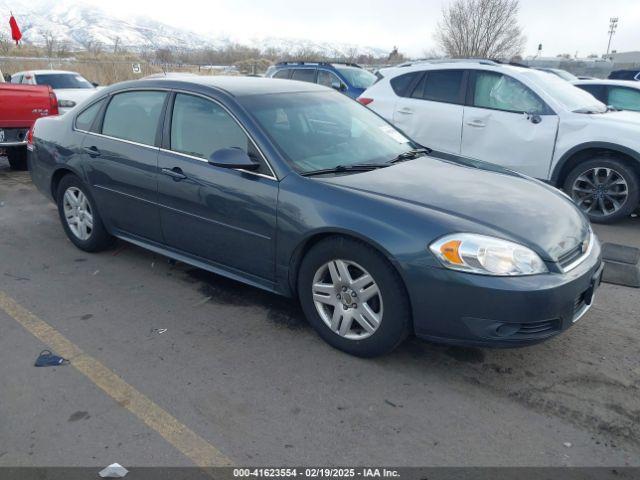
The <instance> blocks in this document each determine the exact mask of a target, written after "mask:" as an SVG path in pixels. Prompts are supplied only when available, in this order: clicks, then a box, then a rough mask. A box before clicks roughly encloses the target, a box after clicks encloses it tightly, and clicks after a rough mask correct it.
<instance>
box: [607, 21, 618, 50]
mask: <svg viewBox="0 0 640 480" xmlns="http://www.w3.org/2000/svg"><path fill="white" fill-rule="evenodd" d="M617 28H618V17H611V18H610V19H609V44H608V45H607V57H608V56H609V51H610V50H611V39H612V38H613V34H614V33H616V29H617Z"/></svg>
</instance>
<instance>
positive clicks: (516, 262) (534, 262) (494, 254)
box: [429, 233, 548, 276]
mask: <svg viewBox="0 0 640 480" xmlns="http://www.w3.org/2000/svg"><path fill="white" fill-rule="evenodd" d="M429 249H430V250H431V251H432V252H433V254H434V255H435V256H436V257H438V259H439V260H440V261H441V262H442V264H443V265H444V266H445V267H447V268H450V269H452V270H460V271H462V272H469V273H479V274H483V275H500V276H516V275H535V274H537V273H545V272H547V271H548V270H547V266H546V265H545V264H544V262H543V261H542V259H541V258H540V257H539V256H538V254H536V253H535V252H534V251H533V250H531V249H529V248H527V247H525V246H523V245H519V244H517V243H513V242H509V241H507V240H501V239H499V238H494V237H487V236H486V235H477V234H473V233H454V234H452V235H447V236H445V237H442V238H440V239H438V240H436V241H435V242H434V243H432V244H431V245H430V246H429Z"/></svg>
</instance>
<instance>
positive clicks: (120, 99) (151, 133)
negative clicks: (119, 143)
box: [102, 91, 167, 145]
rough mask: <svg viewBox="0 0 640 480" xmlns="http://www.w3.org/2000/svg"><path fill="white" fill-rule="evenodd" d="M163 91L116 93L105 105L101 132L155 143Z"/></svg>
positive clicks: (132, 140)
mask: <svg viewBox="0 0 640 480" xmlns="http://www.w3.org/2000/svg"><path fill="white" fill-rule="evenodd" d="M166 97H167V94H166V93H165V92H157V91H136V92H124V93H118V94H116V95H114V96H113V98H112V99H111V102H109V105H108V106H107V111H106V112H105V114H104V121H103V123H102V133H103V135H108V136H110V137H115V138H120V139H122V140H129V141H131V142H136V143H141V144H143V145H154V144H155V139H156V132H157V131H158V124H159V121H160V115H161V113H162V106H163V105H164V101H165V99H166Z"/></svg>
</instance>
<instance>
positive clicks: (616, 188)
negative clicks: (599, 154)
mask: <svg viewBox="0 0 640 480" xmlns="http://www.w3.org/2000/svg"><path fill="white" fill-rule="evenodd" d="M638 183H639V182H638V175H637V173H636V172H635V171H634V170H633V169H632V168H631V167H629V166H627V165H626V164H625V163H624V162H622V161H620V160H618V159H616V158H608V157H603V158H594V159H591V160H588V161H586V162H583V163H580V164H579V165H577V166H576V167H575V168H574V169H573V170H571V172H570V173H569V175H568V176H567V179H566V181H565V184H564V191H565V192H566V193H567V195H569V196H570V197H571V198H572V199H573V201H574V202H575V203H576V205H578V207H579V208H580V209H581V210H582V211H583V212H584V213H585V214H586V215H587V216H588V217H589V220H591V221H592V222H594V223H611V222H615V221H617V220H620V219H622V218H625V217H628V216H629V215H631V213H632V212H633V211H634V210H635V209H636V207H637V206H638V202H639V196H640V191H639V190H638V188H639V185H638Z"/></svg>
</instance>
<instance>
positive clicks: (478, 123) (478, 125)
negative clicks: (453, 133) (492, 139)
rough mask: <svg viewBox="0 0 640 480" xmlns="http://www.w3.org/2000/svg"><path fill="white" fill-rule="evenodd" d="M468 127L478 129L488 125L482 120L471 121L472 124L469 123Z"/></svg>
mask: <svg viewBox="0 0 640 480" xmlns="http://www.w3.org/2000/svg"><path fill="white" fill-rule="evenodd" d="M467 125H469V126H470V127H476V128H484V127H486V126H487V124H486V123H484V122H483V121H482V120H471V121H470V122H467Z"/></svg>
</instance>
